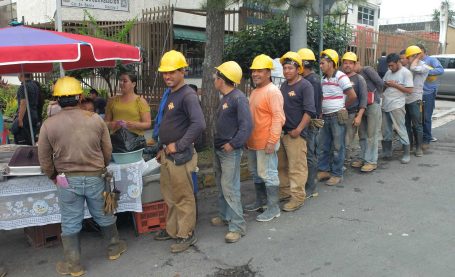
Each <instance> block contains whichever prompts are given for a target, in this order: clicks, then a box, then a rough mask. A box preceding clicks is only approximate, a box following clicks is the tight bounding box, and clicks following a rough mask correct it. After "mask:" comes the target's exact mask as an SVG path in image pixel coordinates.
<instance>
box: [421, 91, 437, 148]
mask: <svg viewBox="0 0 455 277" xmlns="http://www.w3.org/2000/svg"><path fill="white" fill-rule="evenodd" d="M435 98H436V90H435V91H433V92H430V93H427V94H425V91H424V94H423V97H422V99H423V101H424V102H423V113H424V114H423V143H425V144H429V143H430V141H431V138H432V137H433V136H432V134H431V122H432V117H433V110H434V104H435Z"/></svg>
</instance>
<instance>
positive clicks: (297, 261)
mask: <svg viewBox="0 0 455 277" xmlns="http://www.w3.org/2000/svg"><path fill="white" fill-rule="evenodd" d="M437 106H438V109H437V111H435V116H436V117H435V125H438V124H442V123H441V120H444V121H447V119H450V118H452V119H451V120H453V119H454V117H455V112H454V111H453V110H452V111H451V112H449V114H446V115H443V116H440V117H438V115H442V113H443V112H446V111H448V110H450V109H452V108H455V102H453V101H442V100H438V101H437ZM433 132H434V136H435V137H437V138H438V141H437V142H436V143H432V144H431V148H430V150H429V151H428V152H427V153H426V154H425V155H424V156H423V157H420V158H418V157H415V156H413V155H412V156H411V162H410V163H409V164H407V165H403V164H401V163H400V161H399V157H400V156H401V152H398V151H395V152H394V159H393V160H392V161H390V162H385V161H383V160H380V163H379V167H378V169H377V170H376V171H374V172H372V173H370V174H363V173H361V172H360V171H357V170H354V169H351V168H349V169H348V170H347V172H346V174H345V178H344V181H343V182H342V183H341V185H339V186H336V187H328V186H325V185H323V184H322V183H319V185H318V191H319V196H318V197H315V198H311V199H308V200H307V201H306V202H305V205H304V206H303V208H301V209H300V210H298V211H296V212H291V213H285V212H282V213H281V216H280V217H279V218H278V219H275V220H273V221H271V222H267V223H260V222H256V221H255V216H256V213H247V224H248V231H247V232H248V233H247V235H246V236H245V237H243V238H242V239H241V240H240V241H239V242H237V243H235V244H226V243H225V242H224V234H225V232H226V231H227V228H224V227H212V226H210V223H209V221H210V218H211V217H213V216H216V213H217V204H216V193H217V192H216V189H214V188H210V189H205V190H202V191H200V192H199V198H198V204H199V218H198V226H197V230H196V236H197V237H198V239H199V240H198V242H197V244H196V246H195V247H193V248H190V250H189V251H187V252H185V253H181V254H172V253H170V252H169V247H170V245H171V243H172V242H171V241H165V242H158V241H155V240H153V236H152V235H151V234H145V235H141V236H139V237H135V235H134V231H133V227H132V225H131V223H130V222H128V218H125V217H122V222H120V223H119V230H120V235H121V237H122V238H124V239H126V240H127V243H128V251H127V252H126V253H125V254H124V255H122V257H121V258H120V259H119V260H117V261H109V260H107V258H106V253H105V249H104V247H103V244H102V240H101V237H100V235H99V234H98V233H94V232H84V233H82V263H83V265H84V266H86V268H87V274H86V275H85V276H130V277H136V276H138V277H139V276H171V277H174V276H179V277H184V276H213V277H218V276H266V277H268V276H271V277H273V276H283V277H284V276H400V277H406V276H454V272H455V263H454V261H455V216H454V214H455V181H454V177H453V176H454V174H453V170H454V168H455V167H454V164H455V121H451V122H448V123H447V122H444V125H440V126H439V127H437V128H435V129H434V130H433ZM0 185H1V184H0ZM242 190H243V191H242V197H243V199H242V201H243V202H244V203H245V202H250V201H252V200H253V199H254V189H253V184H252V182H251V181H247V182H244V183H243V188H242ZM0 245H1V252H0V262H2V263H3V264H4V265H5V266H6V267H7V268H8V269H9V273H8V275H7V276H12V277H15V276H17V277H19V276H21V277H22V276H58V274H57V273H56V272H55V263H56V262H57V261H58V260H59V259H60V258H62V247H61V245H58V246H54V247H50V248H38V249H34V248H31V247H30V246H29V245H28V244H27V242H26V240H25V237H24V234H23V231H22V229H20V230H14V231H0Z"/></svg>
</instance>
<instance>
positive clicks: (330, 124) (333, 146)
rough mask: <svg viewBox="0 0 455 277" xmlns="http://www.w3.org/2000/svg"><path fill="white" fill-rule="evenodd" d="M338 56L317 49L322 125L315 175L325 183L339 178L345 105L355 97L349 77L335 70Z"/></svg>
mask: <svg viewBox="0 0 455 277" xmlns="http://www.w3.org/2000/svg"><path fill="white" fill-rule="evenodd" d="M338 60H339V57H338V53H337V52H336V51H335V50H332V49H326V50H324V51H322V52H321V59H320V68H321V71H322V73H323V74H324V76H323V79H322V83H321V84H322V119H324V127H323V128H322V129H321V131H320V135H319V145H320V148H319V150H318V156H319V161H318V170H319V172H318V176H317V179H318V180H319V181H323V180H327V179H328V180H327V182H326V185H329V186H335V185H337V184H339V183H340V182H341V180H342V178H343V164H344V158H345V140H344V139H345V135H346V123H347V120H348V111H347V110H346V107H348V106H350V105H351V104H352V103H353V102H354V101H355V100H356V98H357V96H356V94H355V92H354V89H353V88H352V85H351V81H350V80H349V77H348V76H346V74H344V73H342V72H341V71H338V70H337V66H338ZM345 98H346V99H345Z"/></svg>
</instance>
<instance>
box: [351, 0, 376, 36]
mask: <svg viewBox="0 0 455 277" xmlns="http://www.w3.org/2000/svg"><path fill="white" fill-rule="evenodd" d="M380 3H381V1H379V0H369V1H366V3H362V4H360V6H363V7H366V8H370V9H374V26H371V25H365V24H359V23H357V16H358V12H359V6H358V5H356V4H354V5H352V10H349V14H348V19H347V20H348V23H349V24H351V25H354V26H357V25H360V26H363V27H367V28H373V29H374V30H376V31H379V7H380Z"/></svg>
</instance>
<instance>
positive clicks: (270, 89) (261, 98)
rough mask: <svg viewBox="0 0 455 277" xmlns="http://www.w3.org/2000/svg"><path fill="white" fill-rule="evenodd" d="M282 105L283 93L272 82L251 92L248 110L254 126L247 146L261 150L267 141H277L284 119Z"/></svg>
mask: <svg viewBox="0 0 455 277" xmlns="http://www.w3.org/2000/svg"><path fill="white" fill-rule="evenodd" d="M283 105H284V101H283V95H281V91H280V90H279V89H278V88H277V87H276V86H275V85H274V84H273V83H270V84H268V85H266V86H265V87H261V88H256V89H254V90H253V91H252V92H251V95H250V110H251V116H252V118H253V125H254V127H253V131H252V132H251V136H250V138H249V139H248V142H247V145H248V148H250V149H253V150H263V149H265V146H266V145H267V143H269V142H270V143H273V144H275V143H277V142H278V140H279V139H280V135H281V129H282V127H283V125H284V122H285V121H286V118H285V115H284V110H283Z"/></svg>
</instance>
